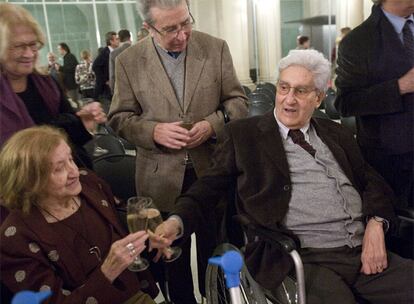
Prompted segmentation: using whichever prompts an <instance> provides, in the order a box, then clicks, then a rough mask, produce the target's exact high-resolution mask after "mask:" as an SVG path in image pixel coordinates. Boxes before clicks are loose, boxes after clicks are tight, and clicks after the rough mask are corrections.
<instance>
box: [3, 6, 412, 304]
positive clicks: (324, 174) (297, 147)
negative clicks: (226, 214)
mask: <svg viewBox="0 0 414 304" xmlns="http://www.w3.org/2000/svg"><path fill="white" fill-rule="evenodd" d="M188 2H189V1H187V0H162V1H161V0H142V1H141V0H139V1H137V8H138V12H139V13H140V15H141V19H142V20H143V27H142V29H141V31H140V32H139V35H140V39H139V41H138V42H137V43H135V44H132V37H131V33H130V31H128V30H124V29H123V30H120V31H119V32H118V33H116V32H114V31H110V32H108V33H107V34H106V36H105V41H106V46H105V47H104V48H102V49H101V51H100V52H99V54H98V55H97V57H96V58H95V59H93V58H92V57H93V56H92V55H91V52H90V51H88V50H83V51H82V52H81V53H80V57H79V58H80V62H79V61H78V60H77V58H76V57H77V56H76V55H75V54H73V53H71V51H70V47H69V46H68V45H67V44H66V43H64V42H62V43H59V45H58V46H57V51H58V53H59V55H60V56H61V57H62V58H63V64H59V63H58V60H57V56H56V55H55V54H54V53H52V52H50V53H48V55H47V56H48V58H47V59H48V65H47V67H46V68H43V69H42V68H39V67H38V66H37V62H38V59H39V58H38V55H39V50H40V49H41V48H42V47H43V45H44V44H45V37H44V34H43V33H42V30H41V28H40V26H39V23H38V22H37V21H36V20H35V19H34V18H33V16H32V15H30V13H29V12H28V11H27V10H26V9H24V8H23V7H22V6H20V5H16V4H11V3H0V41H2V44H1V46H0V68H1V69H0V72H1V75H0V88H1V94H0V108H1V113H0V115H1V119H0V205H1V219H2V220H1V226H0V243H1V248H0V253H1V255H0V271H1V279H0V280H1V284H2V286H5V288H7V289H8V290H9V291H10V292H11V293H16V292H18V291H20V290H34V291H38V290H51V291H52V295H51V297H50V298H49V299H47V300H46V303H62V304H63V303H108V304H112V303H125V304H151V303H152V304H154V303H155V302H154V300H153V299H154V298H155V297H156V296H157V294H158V289H157V286H156V285H155V281H158V282H160V285H161V284H163V283H165V282H166V281H168V288H167V290H168V291H169V297H170V299H169V300H171V302H172V303H175V304H196V303H197V301H196V299H195V296H194V283H193V279H192V270H191V267H190V248H191V238H190V236H191V234H192V233H195V234H196V240H197V244H196V246H197V263H198V273H199V286H198V287H199V290H200V292H201V294H202V295H205V289H204V274H205V269H206V266H207V258H208V257H210V256H211V255H212V252H213V249H214V247H215V246H216V245H217V243H218V227H219V226H220V222H221V221H222V220H223V219H222V217H223V209H225V208H226V205H227V204H229V203H230V202H229V200H230V197H231V198H235V201H234V203H235V205H236V209H237V212H238V213H239V214H241V215H243V216H245V217H247V218H248V219H249V220H250V221H251V222H253V223H254V224H256V225H258V226H263V227H265V228H266V229H268V230H269V231H282V232H284V233H287V234H289V235H290V236H291V237H293V238H294V239H295V240H296V241H297V243H298V244H299V248H298V251H299V253H300V255H301V257H302V261H303V264H304V272H305V282H306V296H307V303H311V304H318V303H343V304H351V303H355V302H357V301H362V302H364V303H365V302H367V303H390V304H391V303H414V292H413V283H414V281H413V280H414V263H413V261H412V260H411V259H407V258H403V257H401V256H399V255H398V254H396V253H395V252H392V251H390V250H388V249H387V242H386V236H387V235H389V234H391V233H393V231H395V229H396V227H398V218H397V216H396V213H395V206H411V207H412V203H413V159H414V156H413V145H414V144H413V139H414V134H413V125H414V119H413V117H414V116H413V115H414V113H413V109H414V16H413V14H414V4H412V3H411V4H410V3H409V2H406V3H402V2H395V1H392V0H382V1H381V0H380V1H374V6H373V10H372V14H371V16H370V17H369V18H368V19H367V20H366V21H365V22H363V23H362V24H361V25H360V26H358V27H356V28H355V29H354V30H353V31H350V32H349V31H348V30H346V37H345V33H344V34H343V37H341V41H340V42H339V41H338V53H337V58H336V60H337V74H338V78H337V79H336V86H337V88H338V98H337V99H336V105H337V108H338V110H339V111H340V112H341V114H342V115H343V116H349V115H354V116H356V117H357V121H358V125H357V127H358V133H357V140H355V137H354V135H353V134H352V133H351V132H350V131H349V130H348V129H346V128H345V127H344V126H342V125H340V124H338V123H336V122H334V121H331V120H329V119H322V118H315V117H313V116H312V114H313V112H314V110H315V109H317V108H318V107H319V106H320V105H321V103H322V101H323V99H324V97H325V93H326V90H327V87H328V83H329V81H330V78H331V72H332V67H331V64H330V62H329V61H328V60H327V59H326V58H325V57H324V55H323V54H322V53H320V52H318V51H317V50H314V49H312V48H310V39H309V37H306V36H298V38H297V42H298V47H297V49H295V50H292V51H290V52H289V54H288V55H287V56H285V57H284V58H282V59H281V60H280V62H279V65H278V80H277V83H276V97H275V106H274V110H273V111H270V112H268V113H266V114H265V115H260V116H255V117H249V118H247V113H248V102H247V101H248V99H247V97H246V95H245V93H244V91H243V88H242V86H241V83H240V82H239V80H238V78H237V75H236V72H235V68H234V66H233V61H232V57H231V54H230V50H229V47H228V45H227V43H226V41H224V40H222V39H219V38H216V37H213V36H211V35H208V34H206V33H203V32H200V31H196V30H193V24H194V23H195V22H196V21H195V19H194V17H193V16H192V15H191V12H190V7H189V3H188ZM141 35H142V36H144V37H142V36H141ZM355 45H358V46H359V48H355V47H354V46H355ZM82 98H89V99H91V100H95V101H92V102H89V103H87V104H83V103H82ZM71 102H72V103H73V104H71ZM107 106H108V107H109V108H106V107H107ZM102 123H107V124H108V126H109V127H110V128H111V129H112V130H113V131H114V132H115V133H117V135H118V136H120V137H122V138H124V139H126V140H127V141H129V142H130V143H132V144H133V145H134V146H135V147H136V172H137V174H136V181H135V182H136V193H137V195H140V196H144V197H151V198H152V200H153V201H154V202H155V203H156V205H157V207H158V209H159V210H160V212H161V216H162V218H163V219H164V222H163V223H162V224H161V225H159V226H158V227H157V229H156V230H155V232H154V233H150V234H149V233H148V232H147V231H138V232H132V233H131V232H128V231H127V228H126V227H124V226H123V225H122V223H121V221H119V218H118V214H117V211H116V207H117V205H118V204H119V200H118V199H117V198H116V197H114V195H113V194H112V191H111V189H110V186H109V185H108V184H107V183H106V182H105V181H104V180H102V179H101V178H100V177H99V176H97V174H95V173H94V171H93V163H92V161H91V158H90V157H89V155H88V153H87V152H86V150H85V149H84V144H85V143H87V142H88V141H90V140H91V139H92V135H91V133H92V132H93V131H94V129H95V128H96V125H97V124H102ZM114 174H117V173H116V172H114ZM229 190H231V193H229ZM223 206H224V207H223ZM173 242H174V244H177V245H179V246H180V247H181V249H182V254H181V256H180V257H179V258H178V259H176V260H175V261H172V262H170V263H168V264H167V263H165V264H164V265H163V270H162V271H159V270H158V269H157V268H152V267H150V268H149V269H147V270H144V271H141V272H137V273H134V272H132V271H130V270H128V266H129V265H130V264H131V263H133V262H134V260H135V259H136V258H137V257H138V256H139V255H140V254H141V253H143V252H145V251H146V250H147V249H148V248H149V249H157V250H158V253H157V254H156V256H155V260H157V259H158V258H159V257H160V256H161V255H163V254H165V253H166V252H168V250H167V251H166V248H168V247H169V246H171V244H172V243H173ZM245 261H246V263H247V266H248V268H249V270H250V272H251V273H252V275H253V277H254V278H255V279H256V281H258V282H259V283H260V284H261V285H262V286H263V287H265V288H266V289H268V290H270V291H271V292H272V291H275V290H276V288H277V287H278V286H279V285H280V282H281V281H282V280H283V278H284V277H285V276H286V275H287V274H288V273H289V272H290V271H291V267H288V266H282V264H284V265H291V263H290V261H289V257H288V256H287V255H286V254H285V253H283V252H281V251H280V250H279V249H278V248H275V247H273V245H271V244H269V243H266V241H265V240H263V239H261V238H257V237H255V236H249V238H248V242H247V244H246V252H245ZM160 263H162V262H160Z"/></svg>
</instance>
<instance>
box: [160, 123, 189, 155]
mask: <svg viewBox="0 0 414 304" xmlns="http://www.w3.org/2000/svg"><path fill="white" fill-rule="evenodd" d="M180 124H181V121H177V122H169V123H158V124H156V125H155V128H154V135H153V138H154V141H155V142H156V143H157V144H160V145H162V146H164V147H167V148H170V149H176V150H180V149H182V148H184V147H186V146H187V142H188V141H189V140H190V136H189V131H188V130H186V129H184V128H182V127H180Z"/></svg>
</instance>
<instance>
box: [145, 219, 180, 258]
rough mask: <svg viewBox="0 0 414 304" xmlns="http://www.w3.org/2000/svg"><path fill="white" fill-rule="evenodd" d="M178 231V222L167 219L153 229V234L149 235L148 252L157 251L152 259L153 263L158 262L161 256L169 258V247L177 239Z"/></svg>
mask: <svg viewBox="0 0 414 304" xmlns="http://www.w3.org/2000/svg"><path fill="white" fill-rule="evenodd" d="M179 231H180V227H179V224H178V222H177V221H176V220H172V219H167V220H166V221H164V222H163V223H162V224H161V225H159V226H158V227H157V229H155V233H153V234H151V237H150V248H149V251H152V249H157V250H158V251H157V254H156V255H155V257H154V259H153V261H154V262H158V260H159V259H160V258H161V256H162V255H164V256H165V257H166V258H167V259H169V258H170V257H171V252H170V250H169V246H171V244H172V242H173V241H174V240H176V239H177V235H178V233H179Z"/></svg>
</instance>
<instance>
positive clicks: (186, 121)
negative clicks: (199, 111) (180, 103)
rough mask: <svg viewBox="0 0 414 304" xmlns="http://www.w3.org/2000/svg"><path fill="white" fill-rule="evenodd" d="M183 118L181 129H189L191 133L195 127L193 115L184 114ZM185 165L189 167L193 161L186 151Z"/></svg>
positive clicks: (181, 116)
mask: <svg viewBox="0 0 414 304" xmlns="http://www.w3.org/2000/svg"><path fill="white" fill-rule="evenodd" d="M180 118H181V121H182V122H181V124H180V127H182V128H185V129H187V130H188V131H190V130H191V129H192V128H193V126H194V119H193V114H191V113H184V114H181V115H180ZM183 162H184V165H187V164H189V163H191V159H190V156H189V154H188V151H187V149H186V151H185V157H184V161H183Z"/></svg>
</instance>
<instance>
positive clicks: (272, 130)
mask: <svg viewBox="0 0 414 304" xmlns="http://www.w3.org/2000/svg"><path fill="white" fill-rule="evenodd" d="M258 127H259V130H260V131H261V136H259V145H260V146H261V148H260V150H261V151H264V153H265V154H267V156H268V157H269V158H270V159H271V160H272V162H273V163H274V164H275V165H276V166H277V167H278V168H279V170H280V172H281V173H282V174H283V175H285V176H286V177H288V178H289V165H288V162H287V158H286V153H285V148H284V147H283V143H282V138H281V136H280V133H279V127H278V124H277V122H276V119H275V117H274V115H273V111H270V112H268V113H266V114H265V115H264V116H263V117H262V119H261V120H260V122H259V124H258Z"/></svg>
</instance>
